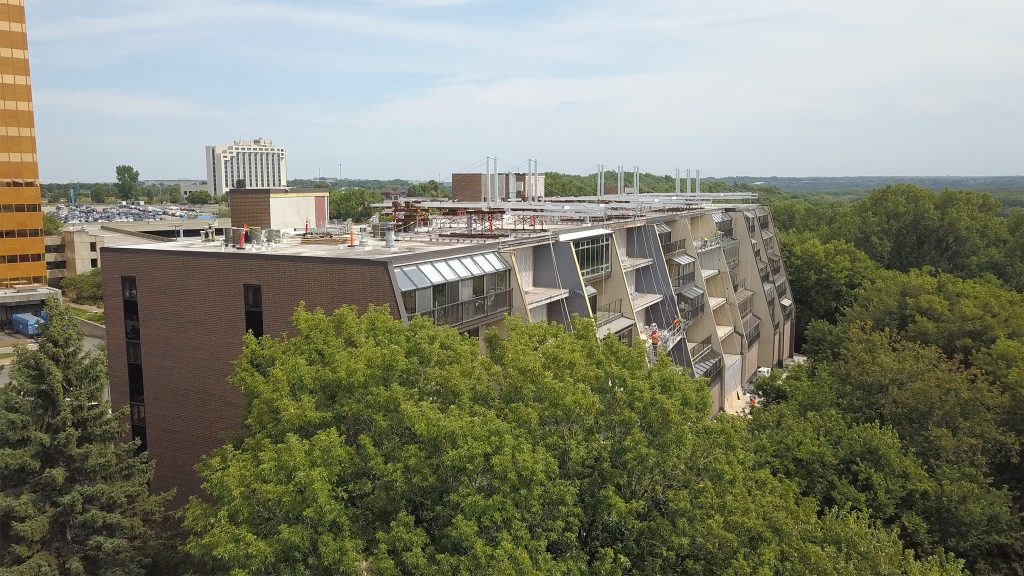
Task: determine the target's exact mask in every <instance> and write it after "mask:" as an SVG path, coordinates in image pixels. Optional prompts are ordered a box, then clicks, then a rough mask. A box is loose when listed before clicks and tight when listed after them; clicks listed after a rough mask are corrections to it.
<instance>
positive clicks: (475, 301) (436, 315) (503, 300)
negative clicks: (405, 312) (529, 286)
mask: <svg viewBox="0 0 1024 576" xmlns="http://www.w3.org/2000/svg"><path fill="white" fill-rule="evenodd" d="M511 295H512V290H511V289H505V290H501V291H497V292H492V293H490V294H485V295H483V296H477V297H475V298H472V299H470V300H463V301H461V302H455V303H452V304H446V305H444V306H438V307H437V308H433V309H430V310H424V311H423V312H417V313H416V314H414V316H426V317H427V318H430V319H431V320H433V321H434V323H435V324H447V325H449V326H455V325H458V324H462V323H463V322H469V321H471V320H475V319H477V318H483V317H486V316H490V315H492V314H498V313H500V312H505V311H507V310H509V309H510V308H511V307H512V304H511V300H512V299H511Z"/></svg>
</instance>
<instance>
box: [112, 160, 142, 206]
mask: <svg viewBox="0 0 1024 576" xmlns="http://www.w3.org/2000/svg"><path fill="white" fill-rule="evenodd" d="M114 172H115V174H116V175H117V184H115V185H114V186H115V187H116V188H117V197H118V198H120V199H121V200H134V199H135V198H137V197H138V195H139V171H138V170H136V169H135V168H132V167H131V166H129V165H127V164H121V165H119V166H117V168H115V170H114Z"/></svg>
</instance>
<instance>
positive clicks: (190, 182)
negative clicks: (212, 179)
mask: <svg viewBox="0 0 1024 576" xmlns="http://www.w3.org/2000/svg"><path fill="white" fill-rule="evenodd" d="M139 184H142V185H143V186H180V187H182V191H184V187H186V186H202V187H203V190H206V181H205V180H197V179H195V178H178V179H175V180H140V181H139Z"/></svg>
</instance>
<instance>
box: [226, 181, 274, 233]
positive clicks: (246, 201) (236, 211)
mask: <svg viewBox="0 0 1024 576" xmlns="http://www.w3.org/2000/svg"><path fill="white" fill-rule="evenodd" d="M228 206H229V207H230V208H231V225H232V226H234V227H236V228H241V227H242V226H245V225H248V226H249V227H250V228H270V190H232V191H230V192H228Z"/></svg>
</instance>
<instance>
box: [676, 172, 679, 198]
mask: <svg viewBox="0 0 1024 576" xmlns="http://www.w3.org/2000/svg"><path fill="white" fill-rule="evenodd" d="M678 195H679V168H676V196H678Z"/></svg>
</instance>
